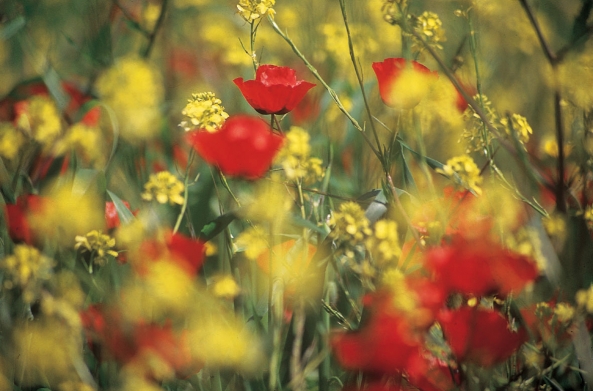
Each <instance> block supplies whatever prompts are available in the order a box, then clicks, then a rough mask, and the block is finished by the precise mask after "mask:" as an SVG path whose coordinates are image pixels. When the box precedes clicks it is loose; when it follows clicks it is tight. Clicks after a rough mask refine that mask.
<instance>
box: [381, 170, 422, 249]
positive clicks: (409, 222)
mask: <svg viewBox="0 0 593 391" xmlns="http://www.w3.org/2000/svg"><path fill="white" fill-rule="evenodd" d="M386 177H387V182H388V183H389V188H390V189H391V192H392V193H393V198H394V199H395V203H396V205H397V208H398V209H399V211H400V213H401V214H402V216H403V217H404V219H405V220H406V224H407V225H408V227H409V228H410V232H411V233H412V236H413V237H414V240H415V241H416V243H418V246H420V248H424V244H423V243H422V239H420V234H419V233H418V230H416V228H414V226H413V225H412V220H411V219H410V216H408V213H407V212H406V210H405V209H404V206H403V205H402V202H401V200H400V199H399V195H398V194H397V189H396V188H395V185H394V184H393V179H391V175H390V174H387V175H386Z"/></svg>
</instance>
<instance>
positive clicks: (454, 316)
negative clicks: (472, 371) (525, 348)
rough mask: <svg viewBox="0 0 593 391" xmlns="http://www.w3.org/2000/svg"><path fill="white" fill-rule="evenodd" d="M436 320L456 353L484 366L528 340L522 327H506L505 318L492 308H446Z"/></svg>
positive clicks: (496, 360)
mask: <svg viewBox="0 0 593 391" xmlns="http://www.w3.org/2000/svg"><path fill="white" fill-rule="evenodd" d="M439 323H440V324H441V327H442V328H443V334H444V335H445V339H446V340H447V342H448V343H449V345H450V346H451V349H452V350H453V353H454V354H455V357H457V359H458V360H459V361H465V362H472V363H475V364H478V365H481V366H483V367H489V366H492V365H495V364H498V363H501V362H503V361H505V360H506V359H508V358H509V357H510V356H511V354H513V352H514V351H515V350H517V349H518V348H519V347H520V346H521V345H522V344H523V343H524V342H525V341H527V333H526V331H525V330H524V329H520V330H519V332H513V331H511V330H509V323H508V322H507V320H506V319H505V318H503V317H502V315H500V314H499V313H498V312H496V311H493V310H487V309H481V308H477V307H476V308H469V307H465V308H460V309H458V310H454V311H446V312H444V313H442V314H441V316H440V317H439Z"/></svg>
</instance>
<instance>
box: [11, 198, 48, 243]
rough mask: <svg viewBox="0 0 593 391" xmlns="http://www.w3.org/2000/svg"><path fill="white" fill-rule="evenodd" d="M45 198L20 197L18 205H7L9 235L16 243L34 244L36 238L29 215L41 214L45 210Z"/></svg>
mask: <svg viewBox="0 0 593 391" xmlns="http://www.w3.org/2000/svg"><path fill="white" fill-rule="evenodd" d="M43 203H44V198H43V197H41V196H37V195H26V196H20V197H18V199H17V201H16V204H14V205H12V204H6V207H5V209H6V219H7V223H8V235H9V236H10V238H11V239H12V240H13V241H15V242H24V243H27V244H29V245H32V244H33V243H34V236H33V233H32V231H31V227H30V225H29V222H28V220H27V216H28V215H29V213H36V212H40V211H41V210H42V208H43Z"/></svg>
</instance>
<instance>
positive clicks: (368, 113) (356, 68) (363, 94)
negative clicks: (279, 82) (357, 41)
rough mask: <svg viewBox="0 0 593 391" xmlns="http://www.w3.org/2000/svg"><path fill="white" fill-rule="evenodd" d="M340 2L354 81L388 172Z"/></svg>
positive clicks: (344, 10)
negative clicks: (356, 81)
mask: <svg viewBox="0 0 593 391" xmlns="http://www.w3.org/2000/svg"><path fill="white" fill-rule="evenodd" d="M339 2H340V9H341V10H342V19H343V20H344V26H345V27H346V35H347V36H348V49H349V51H350V60H351V61H352V66H353V67H354V72H355V73H356V80H358V85H359V87H360V92H361V93H362V99H363V101H364V106H365V109H366V112H367V115H368V116H369V121H370V123H371V130H372V132H373V136H375V142H376V143H377V150H378V151H379V155H381V156H379V160H380V161H381V164H382V165H383V170H385V171H388V169H389V167H385V159H383V153H382V151H381V143H380V141H379V136H378V135H377V129H375V123H374V122H373V115H372V114H371V108H370V106H369V102H368V99H367V95H366V93H365V91H364V83H363V80H362V73H361V71H360V67H359V64H358V63H357V62H356V56H355V55H354V45H353V44H352V34H351V33H350V26H349V24H348V16H347V15H346V5H345V0H339Z"/></svg>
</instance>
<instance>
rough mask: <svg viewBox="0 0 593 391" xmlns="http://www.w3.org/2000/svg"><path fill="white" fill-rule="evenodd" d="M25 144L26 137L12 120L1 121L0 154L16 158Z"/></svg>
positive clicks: (10, 158)
mask: <svg viewBox="0 0 593 391" xmlns="http://www.w3.org/2000/svg"><path fill="white" fill-rule="evenodd" d="M24 144H25V137H24V136H23V134H22V133H21V132H20V131H19V130H18V129H16V128H15V127H14V126H12V124H11V123H10V122H2V123H0V156H2V157H3V158H5V159H8V160H12V159H14V158H15V157H16V156H17V155H18V153H19V150H20V149H21V148H22V147H23V145H24Z"/></svg>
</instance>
